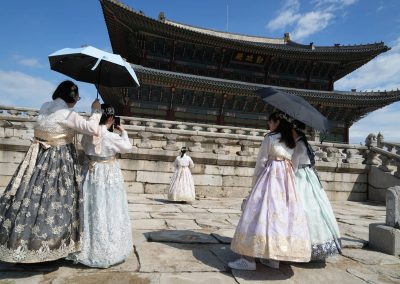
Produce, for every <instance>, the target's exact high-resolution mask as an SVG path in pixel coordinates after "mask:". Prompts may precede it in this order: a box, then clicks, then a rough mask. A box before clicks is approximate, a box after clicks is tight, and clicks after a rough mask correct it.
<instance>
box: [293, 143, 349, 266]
mask: <svg viewBox="0 0 400 284" xmlns="http://www.w3.org/2000/svg"><path fill="white" fill-rule="evenodd" d="M310 150H311V149H310ZM292 161H293V167H294V169H295V172H296V183H297V186H296V187H297V192H298V194H299V196H300V199H301V201H302V203H303V207H304V210H305V212H306V216H307V221H308V222H307V223H308V228H309V231H310V242H311V247H312V254H311V260H315V261H321V260H324V259H326V258H327V257H329V256H332V255H335V254H338V253H339V252H340V251H341V245H340V233H339V227H338V224H337V222H336V219H335V215H334V214H333V210H332V207H331V204H330V203H329V199H328V197H327V195H326V193H325V190H324V189H323V187H322V186H321V183H320V182H319V179H318V177H317V175H316V173H315V171H314V169H313V168H312V167H311V161H310V158H309V156H308V154H307V146H306V145H305V143H304V142H303V141H301V140H298V141H297V143H296V148H295V151H294V154H293V157H292Z"/></svg>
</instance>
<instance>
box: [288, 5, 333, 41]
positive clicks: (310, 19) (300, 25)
mask: <svg viewBox="0 0 400 284" xmlns="http://www.w3.org/2000/svg"><path fill="white" fill-rule="evenodd" d="M333 18H334V15H333V14H332V13H327V12H322V11H317V12H309V13H307V14H304V15H303V16H301V18H300V19H299V20H298V22H297V25H296V28H295V29H294V31H293V32H292V33H291V37H292V38H293V39H304V38H307V37H308V36H309V35H312V34H315V33H317V32H319V31H322V30H323V29H325V28H326V27H327V26H328V24H329V22H330V20H332V19H333Z"/></svg>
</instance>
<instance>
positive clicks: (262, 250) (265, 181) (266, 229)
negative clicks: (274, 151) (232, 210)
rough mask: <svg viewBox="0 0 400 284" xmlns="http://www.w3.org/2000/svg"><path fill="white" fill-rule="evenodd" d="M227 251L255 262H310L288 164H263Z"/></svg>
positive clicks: (305, 230)
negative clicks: (247, 257)
mask: <svg viewBox="0 0 400 284" xmlns="http://www.w3.org/2000/svg"><path fill="white" fill-rule="evenodd" d="M231 249H232V250H233V251H234V252H236V253H238V254H241V255H245V256H251V257H256V258H264V259H273V260H283V261H293V262H307V261H309V260H310V256H311V245H310V236H309V231H308V227H307V219H306V216H305V212H304V209H303V206H302V203H301V200H300V198H299V196H298V193H297V192H296V189H295V176H294V172H293V169H292V166H291V164H290V163H289V162H287V161H274V160H273V161H271V160H269V161H267V164H266V166H265V168H264V169H263V171H262V172H261V174H260V176H259V177H258V179H257V181H256V183H255V185H254V187H253V189H252V191H251V193H250V195H249V197H248V198H247V202H246V205H245V206H244V210H243V213H242V216H241V218H240V220H239V223H238V225H237V228H236V231H235V234H234V236H233V240H232V243H231Z"/></svg>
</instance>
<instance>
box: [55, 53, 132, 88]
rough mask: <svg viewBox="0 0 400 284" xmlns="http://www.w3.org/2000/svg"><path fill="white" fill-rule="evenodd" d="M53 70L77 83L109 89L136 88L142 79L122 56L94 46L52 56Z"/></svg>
mask: <svg viewBox="0 0 400 284" xmlns="http://www.w3.org/2000/svg"><path fill="white" fill-rule="evenodd" d="M49 61H50V67H51V69H52V70H54V71H57V72H60V73H62V74H65V75H67V76H69V77H71V78H73V79H75V80H78V81H82V82H87V83H93V84H96V85H97V86H99V85H102V86H107V87H136V86H140V84H139V80H138V78H137V76H136V74H135V71H133V69H132V67H131V65H130V64H129V63H127V62H126V61H125V60H124V59H123V58H122V57H121V56H120V55H118V54H113V53H109V52H106V51H103V50H100V49H97V48H95V47H92V46H86V47H82V48H64V49H61V50H58V51H56V52H54V53H52V54H50V55H49Z"/></svg>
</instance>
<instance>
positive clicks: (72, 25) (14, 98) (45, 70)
mask: <svg viewBox="0 0 400 284" xmlns="http://www.w3.org/2000/svg"><path fill="white" fill-rule="evenodd" d="M121 2H122V3H124V4H126V5H128V6H130V7H131V8H133V9H135V10H142V11H143V12H144V13H145V14H146V15H147V16H150V17H153V18H157V17H158V14H159V12H161V11H162V12H164V14H165V16H166V17H167V18H168V19H171V20H174V21H177V22H181V23H185V24H190V25H194V26H199V27H203V28H209V29H215V30H220V31H229V32H233V33H241V34H248V35H257V36H265V37H275V38H282V36H283V34H284V33H285V32H289V33H290V36H291V39H292V40H294V41H297V42H299V43H305V44H308V43H310V42H314V44H315V45H333V44H335V43H340V44H342V45H347V44H362V43H373V42H380V41H383V42H385V43H386V45H388V46H390V47H391V48H392V49H391V50H390V51H389V52H386V53H384V54H382V55H380V56H378V57H377V58H375V59H374V60H372V61H371V62H369V63H368V64H366V65H364V66H363V67H361V68H359V69H358V70H356V71H354V72H353V73H351V74H350V75H348V76H346V77H344V78H342V79H341V80H339V81H337V82H336V83H335V86H334V87H335V90H343V91H348V90H351V89H353V88H355V89H357V90H395V89H397V88H400V17H399V11H400V1H399V0H280V1H277V0H274V1H273V0H252V1H241V0H202V1H198V0H122V1H121ZM0 26H1V27H2V28H1V29H0V42H1V44H0V104H2V105H13V106H19V107H31V108H38V107H40V105H41V104H42V103H43V102H45V101H48V100H49V99H50V97H51V94H52V92H53V91H54V89H55V87H56V86H57V84H58V83H60V82H61V81H62V80H65V79H67V77H65V76H64V75H62V74H59V73H56V72H54V71H51V70H50V68H49V63H48V59H47V56H48V55H49V54H51V53H52V52H54V51H56V50H58V49H61V48H65V47H80V46H82V45H92V46H95V47H97V48H100V49H103V50H106V51H112V49H111V44H110V40H109V36H108V33H107V29H106V25H105V22H104V17H103V14H102V11H101V7H100V3H99V1H98V0H68V1H67V0H64V1H62V0H58V1H54V0H41V1H31V0H24V1H22V0H13V1H1V3H0ZM78 85H79V88H80V95H81V97H82V100H81V101H80V102H79V104H78V105H77V109H78V110H81V111H88V110H89V107H90V104H91V102H92V100H93V99H94V98H95V97H96V89H95V88H94V87H93V86H92V85H90V84H86V83H82V82H78ZM399 122H400V102H398V103H394V104H392V105H389V106H387V107H385V108H382V109H380V110H377V111H375V112H372V113H370V114H369V115H367V116H366V117H365V118H363V119H361V120H359V121H358V122H356V123H355V124H354V125H353V126H352V127H351V128H350V142H351V143H357V144H358V143H360V142H364V140H365V137H366V136H367V135H368V134H369V133H375V134H377V133H378V132H379V131H380V132H381V133H383V135H384V137H385V141H397V142H400V126H399Z"/></svg>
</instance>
